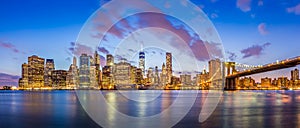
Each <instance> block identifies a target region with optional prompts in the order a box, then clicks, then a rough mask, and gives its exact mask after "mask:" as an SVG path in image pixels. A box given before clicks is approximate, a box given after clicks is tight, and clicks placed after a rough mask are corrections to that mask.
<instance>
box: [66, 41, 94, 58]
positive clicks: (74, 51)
mask: <svg viewBox="0 0 300 128" xmlns="http://www.w3.org/2000/svg"><path fill="white" fill-rule="evenodd" d="M70 45H71V46H70V47H69V48H68V50H67V51H66V52H67V53H68V54H69V55H70V56H74V55H75V56H80V55H81V54H83V53H85V54H87V55H93V54H94V52H93V49H92V48H91V47H89V46H86V45H84V44H80V43H75V42H70Z"/></svg>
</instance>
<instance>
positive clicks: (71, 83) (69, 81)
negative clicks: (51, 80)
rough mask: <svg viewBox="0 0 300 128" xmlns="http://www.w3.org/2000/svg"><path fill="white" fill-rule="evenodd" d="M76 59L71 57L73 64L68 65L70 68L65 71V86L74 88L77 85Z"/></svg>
mask: <svg viewBox="0 0 300 128" xmlns="http://www.w3.org/2000/svg"><path fill="white" fill-rule="evenodd" d="M76 64H77V59H76V57H73V64H71V65H70V68H69V70H68V73H67V78H66V86H67V87H68V88H76V87H77V86H78V84H79V83H78V81H79V80H78V68H77V65H76Z"/></svg>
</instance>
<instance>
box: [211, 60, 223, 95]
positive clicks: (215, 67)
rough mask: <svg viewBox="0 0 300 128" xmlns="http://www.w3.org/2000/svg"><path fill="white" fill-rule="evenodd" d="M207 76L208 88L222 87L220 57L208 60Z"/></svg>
mask: <svg viewBox="0 0 300 128" xmlns="http://www.w3.org/2000/svg"><path fill="white" fill-rule="evenodd" d="M208 64H209V78H210V80H211V86H210V89H219V88H222V63H221V60H220V59H214V60H210V61H209V62H208Z"/></svg>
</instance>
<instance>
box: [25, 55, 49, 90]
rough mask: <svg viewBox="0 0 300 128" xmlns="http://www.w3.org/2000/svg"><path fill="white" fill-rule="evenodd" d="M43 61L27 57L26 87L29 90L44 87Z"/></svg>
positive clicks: (38, 58)
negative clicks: (29, 88)
mask: <svg viewBox="0 0 300 128" xmlns="http://www.w3.org/2000/svg"><path fill="white" fill-rule="evenodd" d="M44 65H45V59H44V58H40V57H38V56H36V55H33V56H30V57H28V85H29V87H31V88H40V87H44V75H45V70H44V68H45V67H44Z"/></svg>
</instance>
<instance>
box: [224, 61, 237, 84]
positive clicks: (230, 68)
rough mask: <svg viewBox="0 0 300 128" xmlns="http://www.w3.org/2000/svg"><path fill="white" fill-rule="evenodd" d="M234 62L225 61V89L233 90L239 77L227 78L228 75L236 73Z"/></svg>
mask: <svg viewBox="0 0 300 128" xmlns="http://www.w3.org/2000/svg"><path fill="white" fill-rule="evenodd" d="M235 65H236V63H235V62H225V67H226V74H227V77H226V82H225V90H235V89H236V84H237V82H238V80H239V78H236V77H234V78H229V77H228V76H230V75H232V74H234V73H236V69H235Z"/></svg>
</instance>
